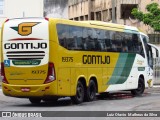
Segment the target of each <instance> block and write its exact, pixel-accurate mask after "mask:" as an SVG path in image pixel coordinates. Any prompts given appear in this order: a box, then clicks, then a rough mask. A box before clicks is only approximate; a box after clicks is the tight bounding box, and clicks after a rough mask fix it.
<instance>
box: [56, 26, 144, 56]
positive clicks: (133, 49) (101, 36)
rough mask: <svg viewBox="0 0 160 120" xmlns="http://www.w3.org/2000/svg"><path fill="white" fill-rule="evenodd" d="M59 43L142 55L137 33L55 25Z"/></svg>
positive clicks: (71, 47) (76, 48)
mask: <svg viewBox="0 0 160 120" xmlns="http://www.w3.org/2000/svg"><path fill="white" fill-rule="evenodd" d="M57 31H58V38H59V44H60V45H61V46H63V47H64V48H66V49H68V50H84V51H108V52H126V53H138V54H141V55H142V56H144V51H143V47H142V43H141V40H140V35H139V34H135V33H134V34H133V33H128V32H118V31H109V30H102V29H97V28H87V27H78V26H71V25H63V24H58V25H57Z"/></svg>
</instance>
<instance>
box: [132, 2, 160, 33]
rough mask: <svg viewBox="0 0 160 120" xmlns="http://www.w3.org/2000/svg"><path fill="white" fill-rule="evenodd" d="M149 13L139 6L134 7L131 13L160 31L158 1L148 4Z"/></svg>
mask: <svg viewBox="0 0 160 120" xmlns="http://www.w3.org/2000/svg"><path fill="white" fill-rule="evenodd" d="M146 9H147V11H148V13H143V12H142V11H139V10H138V9H137V8H134V9H133V10H132V12H131V14H132V15H133V16H134V17H135V18H136V19H138V20H139V21H142V22H143V23H144V24H146V25H149V26H151V27H152V28H153V29H154V31H158V32H160V8H159V4H158V3H152V4H148V5H147V6H146Z"/></svg>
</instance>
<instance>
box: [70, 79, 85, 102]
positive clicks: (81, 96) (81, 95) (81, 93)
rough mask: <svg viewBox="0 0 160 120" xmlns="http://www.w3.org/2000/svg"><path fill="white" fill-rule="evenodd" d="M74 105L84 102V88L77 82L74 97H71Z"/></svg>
mask: <svg viewBox="0 0 160 120" xmlns="http://www.w3.org/2000/svg"><path fill="white" fill-rule="evenodd" d="M71 99H72V101H73V102H74V103H75V104H80V103H82V102H83V100H84V86H83V84H82V82H81V81H78V83H77V88H76V95H75V96H72V97H71Z"/></svg>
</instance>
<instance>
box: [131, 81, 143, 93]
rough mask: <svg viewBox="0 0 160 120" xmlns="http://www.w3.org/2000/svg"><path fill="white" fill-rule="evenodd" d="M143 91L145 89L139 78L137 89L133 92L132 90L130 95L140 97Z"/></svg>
mask: <svg viewBox="0 0 160 120" xmlns="http://www.w3.org/2000/svg"><path fill="white" fill-rule="evenodd" d="M144 89H145V85H144V80H143V79H142V78H139V81H138V88H137V89H135V90H132V91H131V93H132V94H133V95H134V96H141V95H142V94H143V92H144Z"/></svg>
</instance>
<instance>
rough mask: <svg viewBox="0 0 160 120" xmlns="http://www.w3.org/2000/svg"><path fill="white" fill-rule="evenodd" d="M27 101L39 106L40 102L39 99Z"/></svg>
mask: <svg viewBox="0 0 160 120" xmlns="http://www.w3.org/2000/svg"><path fill="white" fill-rule="evenodd" d="M29 101H30V102H31V103H32V104H39V103H40V102H41V98H29Z"/></svg>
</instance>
